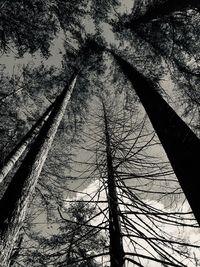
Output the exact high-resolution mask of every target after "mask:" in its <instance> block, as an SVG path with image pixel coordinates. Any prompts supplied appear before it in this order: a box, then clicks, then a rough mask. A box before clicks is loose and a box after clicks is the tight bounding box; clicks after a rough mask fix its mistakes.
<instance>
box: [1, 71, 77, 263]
mask: <svg viewBox="0 0 200 267" xmlns="http://www.w3.org/2000/svg"><path fill="white" fill-rule="evenodd" d="M76 75H77V73H76V74H75V75H74V76H72V78H71V81H70V82H69V87H68V85H67V86H66V87H65V89H64V90H63V92H62V93H61V95H60V96H59V97H58V98H57V100H56V104H55V106H54V109H53V110H52V113H51V116H49V118H48V119H47V121H46V122H45V123H44V125H43V127H42V128H41V130H40V132H39V134H38V137H37V138H36V140H35V142H34V144H33V145H32V147H31V148H30V150H29V152H28V154H27V156H26V157H25V159H24V160H23V163H22V165H21V166H20V168H19V169H18V171H17V172H16V174H15V176H14V177H13V179H12V181H11V183H10V184H9V186H8V188H7V190H6V192H5V193H4V195H3V197H2V199H1V201H0V210H1V218H0V225H1V235H2V239H1V247H2V249H1V251H2V253H1V262H2V263H3V264H4V265H5V266H6V265H7V264H8V261H9V257H10V253H11V252H12V249H13V245H14V243H15V240H16V238H17V235H18V233H19V230H20V228H21V226H22V223H23V220H24V216H25V213H26V209H27V206H28V204H29V202H30V197H31V195H32V192H33V190H34V189H35V185H36V183H37V180H38V177H39V175H40V172H41V169H42V166H43V164H44V162H45V159H46V157H47V154H48V151H49V149H50V147H51V144H52V142H53V139H54V136H55V134H56V131H57V128H58V126H59V124H60V121H61V119H62V117H63V114H64V111H65V109H66V106H67V104H68V101H69V99H70V97H71V94H72V91H73V88H74V86H75V82H76Z"/></svg>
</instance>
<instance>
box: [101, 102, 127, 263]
mask: <svg viewBox="0 0 200 267" xmlns="http://www.w3.org/2000/svg"><path fill="white" fill-rule="evenodd" d="M102 104H103V102H102ZM103 112H104V124H105V138H106V156H107V175H108V206H109V234H110V262H111V264H110V266H111V267H123V266H124V249H123V242H122V234H121V226H120V217H119V212H120V210H119V204H118V198H117V191H116V183H115V176H114V168H113V160H112V153H111V147H110V135H109V129H108V120H107V115H106V108H105V106H104V104H103Z"/></svg>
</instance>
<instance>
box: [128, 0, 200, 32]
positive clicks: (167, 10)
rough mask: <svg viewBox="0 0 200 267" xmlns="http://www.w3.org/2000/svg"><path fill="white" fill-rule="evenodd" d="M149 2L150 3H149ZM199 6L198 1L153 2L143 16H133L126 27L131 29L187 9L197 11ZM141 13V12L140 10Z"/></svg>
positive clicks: (168, 0) (137, 3)
mask: <svg viewBox="0 0 200 267" xmlns="http://www.w3.org/2000/svg"><path fill="white" fill-rule="evenodd" d="M149 2H150V1H149ZM142 4H143V3H142ZM138 6H139V7H140V8H141V3H140V2H139V1H136V7H137V9H140V8H138ZM199 8H200V5H199V1H198V0H189V1H187V0H183V1H180V0H176V1H172V0H164V1H160V0H158V1H153V4H152V3H150V6H149V7H147V10H146V12H145V13H144V14H139V15H138V14H134V15H132V16H133V18H132V19H131V21H130V22H129V23H130V24H129V23H127V25H128V24H129V25H133V27H134V26H135V25H136V24H140V23H148V22H150V21H151V20H155V19H159V18H162V17H163V16H166V15H171V14H172V13H174V12H176V11H184V10H187V9H197V10H198V11H199ZM140 11H141V10H140Z"/></svg>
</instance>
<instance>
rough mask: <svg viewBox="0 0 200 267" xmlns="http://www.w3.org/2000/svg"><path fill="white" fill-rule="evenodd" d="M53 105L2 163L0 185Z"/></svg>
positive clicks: (34, 135)
mask: <svg viewBox="0 0 200 267" xmlns="http://www.w3.org/2000/svg"><path fill="white" fill-rule="evenodd" d="M52 107H53V105H50V107H48V109H47V110H46V111H45V112H44V114H43V115H42V116H41V117H40V118H39V120H38V121H37V122H36V123H35V124H34V125H33V126H32V127H31V129H30V130H29V131H28V133H27V134H26V135H25V136H24V137H23V138H22V140H21V141H20V142H19V143H18V144H17V145H16V147H15V148H14V149H13V150H12V151H11V152H10V154H9V155H8V156H7V157H6V159H5V161H4V165H3V167H2V168H1V169H0V183H2V182H3V180H4V179H5V177H6V176H7V175H8V173H9V172H10V171H11V169H12V168H13V167H14V165H15V164H16V162H17V161H18V159H19V158H20V157H21V155H22V154H23V152H24V151H25V150H26V148H27V147H28V145H29V144H30V143H31V142H32V141H33V140H34V138H35V137H36V134H37V133H38V131H39V129H40V128H41V127H42V125H43V124H44V122H45V121H46V120H47V118H48V116H49V113H50V111H51V110H52Z"/></svg>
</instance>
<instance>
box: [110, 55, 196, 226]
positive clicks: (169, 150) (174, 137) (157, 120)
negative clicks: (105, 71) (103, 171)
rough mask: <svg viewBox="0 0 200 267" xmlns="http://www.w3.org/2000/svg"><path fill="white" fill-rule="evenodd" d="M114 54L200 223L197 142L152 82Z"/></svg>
mask: <svg viewBox="0 0 200 267" xmlns="http://www.w3.org/2000/svg"><path fill="white" fill-rule="evenodd" d="M113 55H114V58H115V59H116V61H117V62H118V64H119V65H120V67H121V68H122V71H123V72H124V74H125V75H126V76H127V77H128V78H129V79H130V81H131V83H132V85H133V87H134V89H135V90H136V92H137V95H138V96H139V98H140V100H141V102H142V104H143V106H144V108H145V110H146V112H147V114H148V116H149V118H150V120H151V123H152V125H153V127H154V129H155V131H156V133H157V135H158V137H159V139H160V141H161V143H162V145H163V147H164V149H165V151H166V154H167V156H168V158H169V160H170V163H171V165H172V167H173V169H174V172H175V174H176V176H177V178H178V180H179V183H180V185H181V187H182V189H183V191H184V193H185V195H186V198H187V199H188V202H189V203H190V206H191V209H192V210H193V213H194V215H195V217H196V219H197V221H198V223H199V224H200V211H199V209H198V205H197V203H198V190H197V184H198V179H197V176H196V174H197V173H198V160H197V155H198V151H199V149H200V140H199V139H198V138H197V137H196V135H195V134H194V133H193V132H192V131H191V130H190V128H189V127H188V126H187V125H186V124H185V123H184V122H183V121H182V120H181V119H180V118H179V117H178V115H177V114H176V113H175V112H174V111H173V109H172V108H171V107H170V106H169V105H168V104H167V103H166V102H165V100H164V99H163V98H162V97H161V96H160V95H159V93H158V92H157V91H156V89H155V86H154V84H153V83H152V82H150V81H149V80H147V79H146V78H145V77H144V76H143V75H142V74H140V73H139V72H138V71H137V70H136V69H135V68H134V67H132V66H131V65H130V64H129V63H128V62H126V61H125V60H124V59H122V58H121V57H119V56H117V55H116V54H114V53H113ZM150 99H151V102H150V101H149V100H150ZM177 127H178V129H179V132H178V134H177V132H176V130H175V129H176V128H177ZM189 177H190V179H189ZM191 180H192V182H191Z"/></svg>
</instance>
